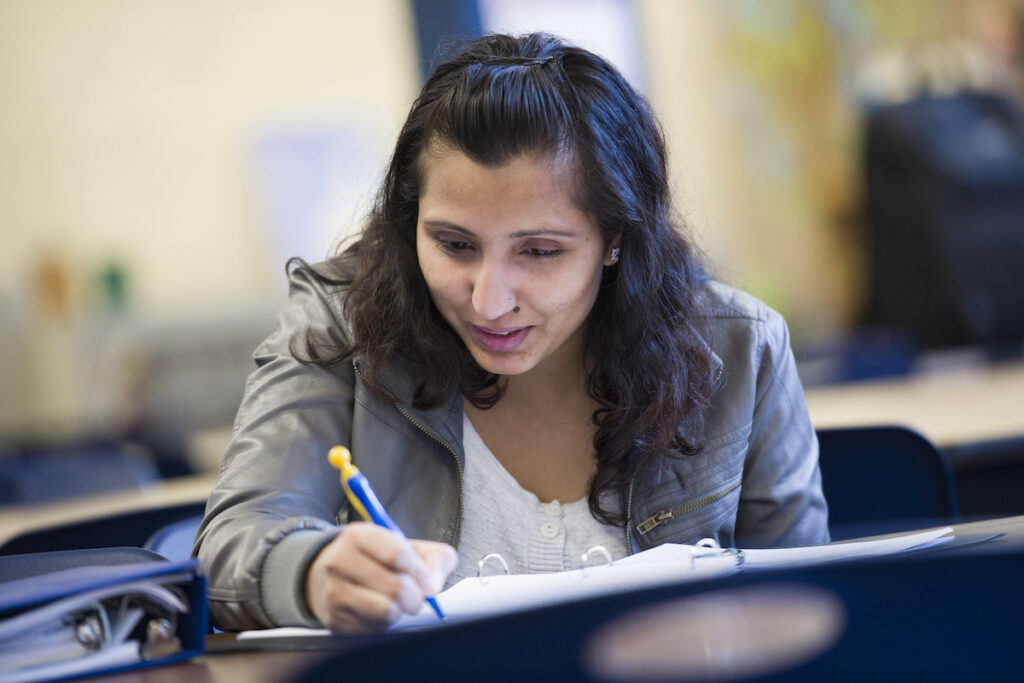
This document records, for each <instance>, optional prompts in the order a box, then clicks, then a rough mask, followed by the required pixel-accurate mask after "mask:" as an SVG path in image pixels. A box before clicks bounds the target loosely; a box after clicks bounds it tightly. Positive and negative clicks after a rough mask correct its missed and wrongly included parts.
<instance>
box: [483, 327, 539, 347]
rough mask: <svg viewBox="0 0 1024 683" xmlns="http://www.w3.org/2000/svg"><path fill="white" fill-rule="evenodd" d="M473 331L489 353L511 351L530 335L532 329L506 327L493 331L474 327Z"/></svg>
mask: <svg viewBox="0 0 1024 683" xmlns="http://www.w3.org/2000/svg"><path fill="white" fill-rule="evenodd" d="M473 331H474V332H475V333H476V338H477V339H478V340H479V341H480V344H481V345H482V346H483V347H484V348H485V349H488V350H489V351H511V350H512V349H514V348H516V347H517V346H519V345H520V344H521V343H522V342H523V340H524V339H526V335H527V334H529V333H530V328H529V327H506V328H501V329H492V328H488V327H480V326H478V325H473Z"/></svg>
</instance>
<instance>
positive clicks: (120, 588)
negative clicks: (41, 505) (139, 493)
mask: <svg viewBox="0 0 1024 683" xmlns="http://www.w3.org/2000/svg"><path fill="white" fill-rule="evenodd" d="M128 550H131V549H116V548H110V549H97V550H90V551H68V552H65V553H37V554H33V555H14V556H8V557H2V558H0V579H5V580H3V582H2V583H0V683H16V682H17V683H22V682H28V681H43V680H46V681H49V680H60V679H64V678H70V677H74V676H82V675H86V674H97V673H109V672H113V671H119V670H125V669H134V668H139V667H143V666H151V665H155V664H162V663H167V662H172V661H177V660H180V659H185V658H188V657H191V656H192V655H195V654H198V653H199V652H201V651H202V650H203V646H204V643H205V638H206V631H207V627H208V623H209V617H208V613H207V606H206V579H205V577H203V576H202V575H200V574H199V573H198V571H197V569H198V563H197V561H196V560H188V561H184V562H169V561H166V560H163V559H157V558H159V556H157V555H155V554H151V553H145V551H140V552H139V553H130V552H124V551H128ZM136 550H137V549H136ZM119 551H121V552H119ZM143 553H145V554H146V555H151V557H145V556H144V555H143ZM126 560H127V562H126ZM69 564H71V565H75V564H77V566H66V565H69ZM12 577H13V578H12Z"/></svg>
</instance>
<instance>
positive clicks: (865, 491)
mask: <svg viewBox="0 0 1024 683" xmlns="http://www.w3.org/2000/svg"><path fill="white" fill-rule="evenodd" d="M817 432H818V444H819V448H820V461H819V462H820V465H821V478H822V487H823V489H824V492H825V500H827V501H828V505H829V530H830V531H831V532H832V539H833V540H842V539H845V538H854V537H857V536H869V535H875V534H882V533H890V532H896V531H906V530H909V529H916V528H923V527H927V526H937V525H942V524H951V523H954V522H958V521H960V504H959V500H958V498H957V492H956V484H955V481H954V479H953V469H952V467H951V466H950V464H949V459H948V458H947V457H946V454H945V453H944V452H943V451H941V450H940V449H938V448H936V447H935V446H934V445H933V444H932V443H931V442H930V441H929V440H928V439H926V438H925V437H924V436H922V435H921V434H919V433H918V432H915V431H914V430H912V429H908V428H906V427H898V426H878V427H849V428H836V429H819V430H817Z"/></svg>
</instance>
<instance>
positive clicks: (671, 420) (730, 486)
mask: <svg viewBox="0 0 1024 683" xmlns="http://www.w3.org/2000/svg"><path fill="white" fill-rule="evenodd" d="M290 280H291V292H290V300H289V303H288V304H287V305H286V306H285V308H284V310H283V311H282V313H281V317H280V323H279V326H278V328H277V330H276V331H275V332H274V333H273V334H272V335H271V336H270V337H269V338H268V339H267V340H266V341H265V342H264V343H263V344H262V345H261V346H260V347H259V348H258V349H257V350H256V353H255V359H256V362H257V366H258V368H257V370H256V371H255V372H254V373H253V375H252V376H251V377H250V379H249V381H248V383H247V386H246V392H245V398H244V399H243V402H242V406H241V408H240V410H239V414H238V418H237V421H236V426H235V431H234V435H233V438H232V441H231V444H230V445H229V447H228V449H227V451H226V453H225V454H224V458H223V461H222V464H221V471H220V476H219V478H218V482H217V486H216V488H215V489H214V491H213V493H212V495H211V497H210V502H209V505H208V508H207V514H206V519H205V520H204V522H203V526H202V528H201V530H200V533H199V536H198V538H197V541H196V550H197V553H198V556H199V557H200V558H201V560H202V561H203V562H204V565H205V568H206V571H207V573H208V574H209V578H210V601H211V608H212V611H213V615H214V619H215V621H216V622H217V623H218V624H219V625H220V626H221V627H222V628H226V629H240V628H253V627H262V626H273V625H288V624H303V625H320V624H322V625H326V626H328V627H330V628H332V629H334V630H337V631H343V632H365V631H371V630H378V629H381V628H384V627H386V626H387V624H389V623H391V622H393V621H394V620H395V619H397V618H398V617H399V616H401V614H402V613H413V612H416V611H418V610H419V608H420V607H421V605H422V603H423V599H424V596H425V595H430V594H432V593H433V592H435V591H437V590H438V589H440V588H441V587H442V585H443V584H444V582H445V580H446V579H447V581H448V582H449V584H450V583H451V582H453V581H455V580H457V579H459V578H461V577H463V576H466V575H468V574H470V573H471V572H472V571H473V568H474V567H475V564H476V562H477V560H478V559H479V558H480V557H481V556H482V555H483V554H485V553H487V552H491V551H500V552H501V553H502V554H503V555H504V557H505V558H506V559H507V560H509V562H510V564H511V565H512V570H513V571H519V572H526V571H530V572H532V571H552V570H560V569H569V568H572V562H571V560H570V559H569V558H572V557H579V553H580V552H582V550H585V549H586V548H588V547H590V546H592V545H596V544H601V545H604V546H605V547H606V548H608V549H609V550H610V551H611V554H612V556H613V557H621V556H624V555H626V554H629V553H632V552H636V551H639V550H641V549H645V548H649V547H652V546H655V545H658V544H660V543H665V542H677V543H693V542H695V541H697V540H698V539H700V538H704V537H712V538H715V539H717V540H718V541H719V542H720V543H721V544H722V545H723V546H725V545H740V546H745V547H754V546H792V545H801V544H810V543H820V542H826V541H827V540H828V532H827V528H826V518H827V513H826V506H825V502H824V499H823V497H822V493H821V485H820V477H819V473H818V465H817V442H816V439H815V436H814V431H813V429H812V428H811V425H810V422H809V419H808V416H807V409H806V406H805V403H804V399H803V394H802V389H801V387H800V383H799V379H798V378H797V374H796V370H795V365H794V361H793V356H792V352H791V351H790V349H789V339H788V333H787V330H786V327H785V323H784V322H783V321H782V319H781V318H780V317H779V316H778V315H777V314H776V313H774V312H772V311H771V310H770V309H768V308H767V307H765V306H764V305H763V304H761V303H760V302H758V301H757V300H755V299H753V298H752V297H750V296H748V295H745V294H743V293H741V292H739V291H736V290H733V289H730V288H728V287H726V286H725V285H722V284H719V283H716V282H713V281H711V280H710V279H709V278H707V277H706V276H704V275H703V271H702V269H701V267H700V264H699V261H698V259H697V257H696V255H695V253H694V250H693V248H692V247H691V245H690V244H689V243H688V242H687V240H686V239H685V238H684V237H683V236H682V235H681V234H680V233H679V232H678V231H677V230H676V229H675V227H674V225H673V221H672V216H671V209H670V197H669V191H668V182H667V171H666V164H665V148H664V143H663V140H662V137H661V134H660V132H659V129H658V126H657V124H656V122H655V120H654V118H653V116H652V114H651V112H650V109H649V106H648V105H647V103H646V101H645V100H644V99H643V98H642V97H641V96H640V95H638V94H637V93H636V92H635V91H634V90H633V89H632V88H631V87H630V86H629V84H628V83H626V81H625V80H624V79H623V78H622V76H621V75H620V74H619V73H618V72H617V71H616V70H615V69H614V67H612V66H611V65H610V64H608V63H607V62H606V61H604V60H603V59H601V58H600V57H597V56H595V55H593V54H591V53H589V52H587V51H584V50H581V49H578V48H575V47H572V46H569V45H566V44H565V43H563V42H561V41H560V40H558V39H556V38H553V37H551V36H548V35H542V34H534V35H529V36H524V37H521V38H514V37H509V36H488V37H485V38H482V39H480V40H477V41H475V42H473V43H471V44H470V45H469V46H468V47H466V48H465V49H464V50H463V51H462V52H461V53H460V54H459V55H457V56H456V57H455V58H454V59H452V60H451V61H448V62H446V63H444V64H442V65H441V66H439V67H438V68H437V70H436V71H435V73H434V74H433V75H432V76H431V78H430V79H429V80H428V81H427V83H426V84H425V85H424V87H423V90H422V92H421V93H420V96H419V98H418V99H417V100H416V102H415V103H414V105H413V107H412V110H411V111H410V114H409V117H408V120H407V121H406V123H405V126H404V127H403V129H402V131H401V133H400V135H399V138H398V142H397V145H396V148H395V152H394V156H393V158H392V161H391V164H390V167H389V170H388V172H387V175H386V177H385V179H384V182H383V186H382V188H381V191H380V194H379V197H378V201H377V204H376V207H375V209H374V212H373V213H372V215H371V216H370V219H369V221H368V224H367V225H366V227H365V229H364V231H363V233H362V235H361V238H360V239H359V241H358V242H357V243H356V244H355V245H354V246H352V247H351V248H349V249H347V250H345V251H344V252H342V253H341V254H340V255H339V256H337V257H336V258H334V259H333V260H331V261H329V262H327V263H325V264H322V265H320V266H317V267H310V266H306V265H305V264H300V265H299V267H297V268H295V269H294V270H293V271H292V272H291V274H290ZM335 444H343V445H347V446H349V447H350V448H351V450H352V452H353V453H354V459H355V462H356V463H357V465H358V466H359V467H360V469H361V470H362V471H363V473H364V474H365V475H366V476H367V478H368V479H369V480H370V481H371V482H372V483H373V486H374V488H375V489H376V492H377V495H378V497H379V498H380V499H381V501H382V502H383V503H384V505H385V507H386V508H387V509H388V511H389V512H390V514H391V516H392V517H393V518H394V519H395V520H396V522H397V523H398V525H399V526H400V527H401V528H402V529H403V530H404V531H405V533H406V535H407V536H408V537H410V538H414V539H418V540H413V541H409V542H406V541H403V540H401V539H399V538H398V537H397V536H395V535H393V534H391V533H390V532H388V531H386V530H383V529H381V528H378V527H374V526H371V525H368V524H366V523H361V522H358V521H355V520H357V519H358V517H357V516H356V515H355V514H354V513H353V512H352V511H351V510H350V509H349V508H348V506H347V504H346V501H345V497H344V493H343V491H342V488H341V486H340V484H339V481H338V475H337V472H336V471H335V470H332V469H331V468H330V466H329V465H328V463H327V460H326V453H327V450H328V449H329V448H330V447H331V446H333V445H335ZM454 548H458V559H456V553H455V552H454Z"/></svg>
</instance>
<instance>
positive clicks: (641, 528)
mask: <svg viewBox="0 0 1024 683" xmlns="http://www.w3.org/2000/svg"><path fill="white" fill-rule="evenodd" d="M741 481H742V480H740V481H737V482H736V483H734V484H732V485H731V486H727V487H726V488H724V489H722V490H721V491H717V492H715V493H712V494H711V495H710V496H705V497H704V498H701V499H699V500H695V501H693V502H691V503H687V504H686V505H680V506H679V507H677V508H672V509H671V510H662V511H661V512H656V513H654V514H653V515H652V516H650V517H649V518H647V519H646V520H644V521H643V522H641V523H640V524H639V525H637V527H636V530H637V531H638V532H640V535H641V536H643V535H644V534H646V533H647V532H649V531H650V530H652V529H654V528H655V527H658V526H661V525H662V524H664V523H665V522H667V521H668V520H670V519H672V518H673V517H676V516H677V515H685V514H686V513H688V512H693V511H694V510H697V509H699V508H702V507H704V506H705V505H710V504H711V503H714V502H715V501H717V500H721V499H722V498H725V497H726V496H727V495H729V494H730V493H732V492H733V491H735V490H736V489H738V488H739V487H740V483H741Z"/></svg>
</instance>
